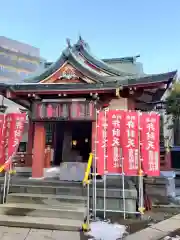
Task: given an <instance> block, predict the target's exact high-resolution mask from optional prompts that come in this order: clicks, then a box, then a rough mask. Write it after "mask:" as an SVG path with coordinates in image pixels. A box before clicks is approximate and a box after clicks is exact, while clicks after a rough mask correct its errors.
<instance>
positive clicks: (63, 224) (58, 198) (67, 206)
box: [0, 179, 86, 231]
mask: <svg viewBox="0 0 180 240" xmlns="http://www.w3.org/2000/svg"><path fill="white" fill-rule="evenodd" d="M85 206H86V196H85V193H84V189H83V187H82V184H81V183H75V182H74V183H70V182H60V181H43V180H28V179H27V180H25V179H22V180H20V179H19V180H17V179H14V180H13V181H12V184H11V186H10V193H9V195H8V197H7V201H6V203H5V204H1V205H0V225H1V226H16V227H25V226H26V227H29V228H43V229H56V230H64V231H65V230H68V231H77V230H79V228H80V227H81V225H82V223H83V219H84V216H85V212H86V207H85Z"/></svg>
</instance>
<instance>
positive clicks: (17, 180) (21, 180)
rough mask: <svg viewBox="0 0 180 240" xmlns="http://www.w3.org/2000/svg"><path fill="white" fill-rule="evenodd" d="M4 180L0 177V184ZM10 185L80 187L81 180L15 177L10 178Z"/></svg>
mask: <svg viewBox="0 0 180 240" xmlns="http://www.w3.org/2000/svg"><path fill="white" fill-rule="evenodd" d="M3 182H4V178H3V177H0V184H2V183H3ZM11 184H12V185H14V184H15V185H27V186H31V185H38V186H72V187H82V182H75V181H74V182H73V181H62V180H61V181H60V180H59V179H31V178H26V177H16V176H12V178H11Z"/></svg>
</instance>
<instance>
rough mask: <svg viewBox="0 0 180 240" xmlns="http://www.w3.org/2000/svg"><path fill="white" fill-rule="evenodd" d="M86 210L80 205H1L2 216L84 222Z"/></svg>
mask: <svg viewBox="0 0 180 240" xmlns="http://www.w3.org/2000/svg"><path fill="white" fill-rule="evenodd" d="M85 212H86V208H85V205H83V206H82V205H80V204H75V203H74V204H71V205H70V204H61V205H59V206H52V207H50V206H46V205H41V204H27V203H6V204H2V205H0V215H8V216H9V215H12V216H31V217H49V218H61V219H74V220H81V221H82V222H83V219H84V216H85Z"/></svg>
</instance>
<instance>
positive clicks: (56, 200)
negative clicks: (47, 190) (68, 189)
mask: <svg viewBox="0 0 180 240" xmlns="http://www.w3.org/2000/svg"><path fill="white" fill-rule="evenodd" d="M85 201H86V198H85V197H83V196H76V195H74V196H73V195H72V196H71V195H53V194H32V193H10V194H9V195H8V197H7V202H8V203H33V204H44V205H49V206H52V205H55V206H58V205H59V204H62V203H79V204H85Z"/></svg>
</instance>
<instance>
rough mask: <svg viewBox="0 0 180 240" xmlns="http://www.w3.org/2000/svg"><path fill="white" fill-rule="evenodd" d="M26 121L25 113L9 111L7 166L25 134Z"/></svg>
mask: <svg viewBox="0 0 180 240" xmlns="http://www.w3.org/2000/svg"><path fill="white" fill-rule="evenodd" d="M25 121H26V114H25V113H9V114H7V115H6V121H5V131H4V154H5V168H7V167H8V166H9V164H10V163H11V161H12V157H13V155H14V154H15V153H16V151H17V149H18V146H19V143H20V141H21V138H22V135H23V130H24V123H25Z"/></svg>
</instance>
